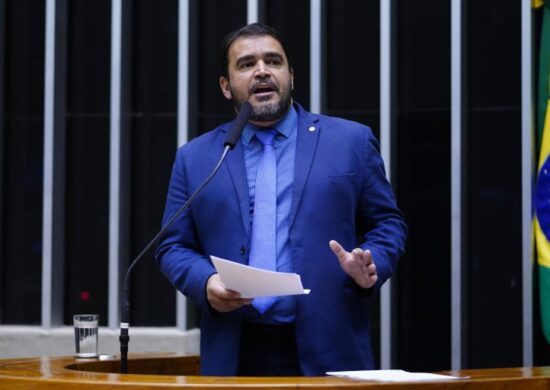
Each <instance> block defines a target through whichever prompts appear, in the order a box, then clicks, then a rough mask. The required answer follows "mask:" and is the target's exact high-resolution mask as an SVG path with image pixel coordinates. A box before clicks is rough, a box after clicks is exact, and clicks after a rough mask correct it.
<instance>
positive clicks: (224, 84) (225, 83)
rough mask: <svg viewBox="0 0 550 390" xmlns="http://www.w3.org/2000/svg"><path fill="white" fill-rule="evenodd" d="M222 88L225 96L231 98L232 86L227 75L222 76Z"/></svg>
mask: <svg viewBox="0 0 550 390" xmlns="http://www.w3.org/2000/svg"><path fill="white" fill-rule="evenodd" d="M220 89H221V90H222V93H223V96H225V98H226V99H227V100H231V98H232V96H231V88H229V80H228V79H226V78H225V76H220Z"/></svg>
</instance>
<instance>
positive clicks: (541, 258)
mask: <svg viewBox="0 0 550 390" xmlns="http://www.w3.org/2000/svg"><path fill="white" fill-rule="evenodd" d="M535 241H536V242H537V262H538V263H539V264H540V265H543V266H545V267H550V242H548V240H547V239H546V236H545V235H544V233H543V232H542V229H541V228H540V225H539V221H538V220H537V218H535Z"/></svg>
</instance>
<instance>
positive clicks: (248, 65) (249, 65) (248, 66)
mask: <svg viewBox="0 0 550 390" xmlns="http://www.w3.org/2000/svg"><path fill="white" fill-rule="evenodd" d="M251 66H252V63H251V62H243V63H242V64H241V65H240V66H239V69H246V68H250V67H251Z"/></svg>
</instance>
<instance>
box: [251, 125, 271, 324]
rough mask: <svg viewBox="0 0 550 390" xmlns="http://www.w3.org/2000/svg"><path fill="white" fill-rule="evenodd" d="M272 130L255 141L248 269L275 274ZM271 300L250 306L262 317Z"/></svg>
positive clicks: (260, 134) (259, 131)
mask: <svg viewBox="0 0 550 390" xmlns="http://www.w3.org/2000/svg"><path fill="white" fill-rule="evenodd" d="M276 134H277V132H276V130H258V131H257V132H256V138H257V139H258V140H259V141H260V143H261V144H262V145H263V149H264V150H263V154H262V156H261V158H260V162H259V165H258V172H257V173H256V186H255V195H254V216H253V219H252V244H251V248H250V259H249V262H248V264H249V265H250V266H251V267H256V268H262V269H266V270H269V271H276V270H277V244H276V229H277V227H276V208H277V158H276V155H275V149H274V148H273V140H274V138H275V135H276ZM275 300H276V298H275V297H259V298H255V299H254V300H253V301H252V306H254V307H255V308H256V310H258V312H260V314H263V313H265V312H266V311H267V310H269V308H270V307H271V306H272V305H273V303H274V302H275Z"/></svg>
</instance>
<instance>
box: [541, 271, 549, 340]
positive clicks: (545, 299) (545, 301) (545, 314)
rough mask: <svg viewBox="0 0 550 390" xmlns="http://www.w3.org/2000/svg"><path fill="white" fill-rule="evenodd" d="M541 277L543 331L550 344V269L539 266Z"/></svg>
mask: <svg viewBox="0 0 550 390" xmlns="http://www.w3.org/2000/svg"><path fill="white" fill-rule="evenodd" d="M539 277H540V279H539V283H540V315H541V318H542V330H543V332H544V336H545V337H546V340H547V341H548V342H549V343H550V268H548V267H544V266H539Z"/></svg>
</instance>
